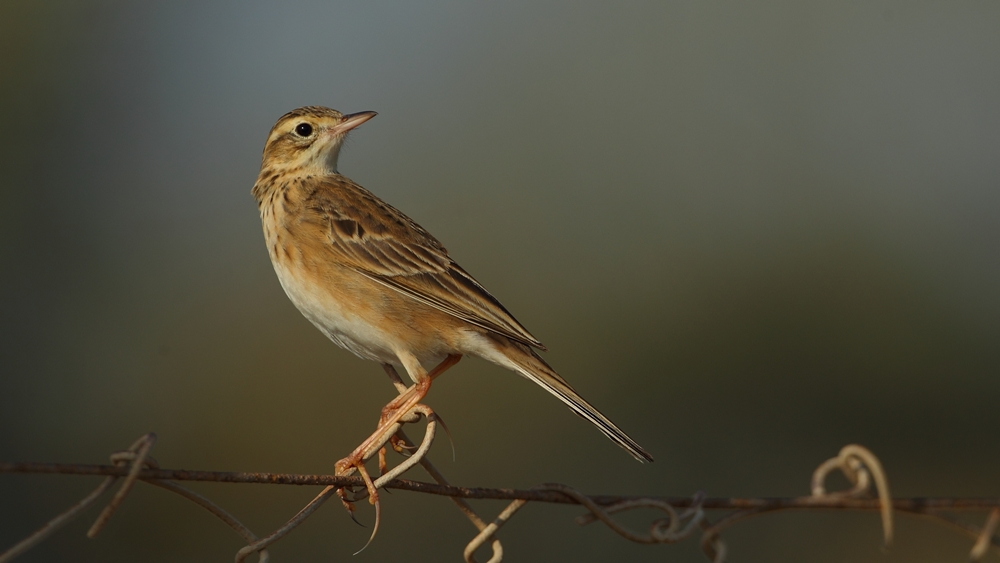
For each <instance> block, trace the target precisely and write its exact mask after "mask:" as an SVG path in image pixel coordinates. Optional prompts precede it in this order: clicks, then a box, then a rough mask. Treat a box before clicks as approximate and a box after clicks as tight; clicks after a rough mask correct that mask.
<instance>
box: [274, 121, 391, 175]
mask: <svg viewBox="0 0 1000 563" xmlns="http://www.w3.org/2000/svg"><path fill="white" fill-rule="evenodd" d="M373 117H375V112H374V111H362V112H358V113H350V114H347V115H344V114H342V113H340V112H339V111H337V110H335V109H330V108H324V107H319V106H307V107H303V108H299V109H296V110H292V111H290V112H288V113H286V114H285V115H283V116H282V117H281V119H279V120H278V122H277V123H275V124H274V127H272V128H271V134H270V135H268V137H267V144H266V145H264V158H263V162H262V163H261V170H262V171H263V170H265V169H267V170H271V171H274V172H278V171H285V170H296V171H298V172H300V173H304V174H315V175H323V174H335V173H336V172H337V156H338V155H339V154H340V147H341V145H342V144H343V142H344V138H345V137H347V133H348V132H349V131H350V130H351V129H354V128H355V127H357V126H358V125H361V124H362V123H364V122H366V121H368V120H369V119H371V118H373Z"/></svg>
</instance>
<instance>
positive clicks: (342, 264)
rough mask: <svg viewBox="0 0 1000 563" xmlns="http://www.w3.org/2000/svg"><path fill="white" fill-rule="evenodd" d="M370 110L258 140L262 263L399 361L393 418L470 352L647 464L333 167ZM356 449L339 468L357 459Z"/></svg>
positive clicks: (366, 343)
mask: <svg viewBox="0 0 1000 563" xmlns="http://www.w3.org/2000/svg"><path fill="white" fill-rule="evenodd" d="M374 116H375V112H371V111H365V112H360V113H353V114H348V115H344V114H341V113H340V112H339V111H336V110H332V109H328V108H324V107H304V108H299V109H296V110H294V111H291V112H289V113H287V114H285V115H284V116H283V117H282V118H281V119H279V120H278V122H277V123H276V124H275V125H274V127H273V128H272V129H271V133H270V135H269V136H268V138H267V144H266V145H265V147H264V157H263V162H262V163H261V168H260V175H259V176H258V177H257V183H256V184H255V185H254V187H253V196H254V199H256V200H257V205H258V207H259V209H260V218H261V221H262V222H263V226H264V238H265V240H266V242H267V250H268V252H269V253H270V255H271V263H272V264H273V265H274V271H275V272H276V273H277V274H278V279H279V280H280V281H281V286H282V287H283V288H284V289H285V293H287V294H288V297H289V299H291V300H292V303H294V304H295V306H296V307H298V309H299V311H301V312H302V314H303V315H305V317H306V318H307V319H309V320H310V321H311V322H312V323H313V324H314V325H316V328H318V329H319V330H320V331H322V332H323V334H325V335H326V336H327V337H329V338H330V340H333V341H334V342H335V343H337V344H338V345H340V346H341V347H343V348H346V349H348V350H350V351H351V352H354V353H355V354H357V355H358V356H360V357H362V358H366V359H369V360H375V361H376V362H379V363H381V364H383V366H387V367H386V369H387V371H388V370H391V369H393V368H392V367H388V366H394V367H402V368H403V369H405V370H406V372H407V374H409V376H410V378H411V379H412V380H413V382H414V385H413V386H412V387H411V388H410V389H409V390H408V391H407V392H406V393H404V394H402V395H400V396H399V397H397V398H396V399H395V400H394V401H393V402H391V403H389V405H387V407H386V410H384V411H383V412H389V413H392V412H395V413H396V414H395V415H394V416H392V418H393V420H392V421H391V422H396V421H398V420H399V418H401V417H402V416H403V415H405V414H406V412H407V411H408V410H409V409H410V408H412V407H413V406H415V405H416V404H417V403H419V401H420V400H422V399H423V397H424V396H425V395H426V394H427V391H428V390H429V389H430V384H431V381H432V380H433V379H434V378H435V377H436V376H438V375H440V374H441V373H442V372H444V371H445V370H446V369H448V368H449V367H451V366H452V365H454V364H455V363H456V362H457V361H458V360H459V359H460V358H461V357H462V356H463V355H467V354H468V355H472V356H478V357H480V358H483V359H485V360H488V361H490V362H493V363H495V364H498V365H501V366H503V367H505V368H507V369H510V370H512V371H514V372H516V373H518V374H520V375H522V376H524V377H526V378H528V379H530V380H531V381H534V382H535V383H537V384H539V385H541V386H542V387H543V388H544V389H545V390H546V391H548V392H549V393H552V394H553V395H555V396H556V397H558V398H559V400H561V401H562V402H564V403H566V405H567V406H569V408H570V409H572V410H573V412H575V413H576V414H578V415H580V416H582V417H583V418H585V419H587V420H589V421H590V422H592V423H593V424H594V425H596V426H597V427H598V428H599V429H600V430H601V432H603V433H604V434H605V435H606V436H607V437H608V438H610V439H611V440H613V441H614V442H615V443H616V444H618V445H619V446H621V447H622V448H625V450H627V451H628V452H629V453H630V454H632V456H633V457H635V458H636V459H638V460H640V461H652V459H653V458H652V457H651V456H650V455H649V454H648V453H647V452H646V451H645V450H643V449H642V447H641V446H639V444H637V443H636V442H635V440H633V439H632V438H629V437H628V436H627V435H626V434H625V433H624V432H622V431H621V430H620V429H619V428H618V427H617V426H615V424H614V423H613V422H611V421H610V420H608V418H607V417H605V416H604V415H603V414H601V413H600V412H598V410H597V409H595V408H594V407H592V406H591V405H590V404H589V403H587V401H585V400H584V399H583V398H582V397H580V395H578V394H577V393H576V391H574V390H573V388H572V387H570V386H569V384H568V383H566V381H565V380H564V379H563V378H562V377H560V376H559V374H557V373H556V372H555V370H553V369H552V368H551V367H549V365H548V364H547V363H545V361H544V360H542V358H540V357H539V356H538V354H536V353H535V351H534V350H532V347H534V348H538V349H541V350H545V347H544V346H542V343H541V342H539V341H538V339H536V338H535V337H534V336H532V335H531V333H529V332H528V331H527V330H526V329H525V328H524V327H523V326H521V323H519V322H517V320H516V319H514V317H513V316H512V315H511V314H510V313H509V312H507V309H505V308H504V307H503V305H501V304H500V302H499V301H497V300H496V298H494V297H493V296H492V295H491V294H490V293H489V292H488V291H486V288H484V287H483V286H482V285H481V284H480V283H479V282H477V281H476V280H475V279H474V278H473V277H472V276H470V275H469V274H468V273H467V272H466V271H465V270H463V269H462V267H461V266H459V265H458V264H456V263H455V261H454V260H452V259H451V257H450V256H448V251H447V250H445V248H444V246H442V245H441V243H440V242H438V241H437V239H435V238H434V237H433V236H431V235H430V233H428V232H427V231H425V230H424V229H423V228H422V227H421V226H420V225H418V224H416V223H415V222H414V221H413V220H412V219H410V218H409V217H407V216H406V215H404V214H403V213H402V212H400V211H399V210H397V209H396V208H394V207H392V206H391V205H389V204H388V203H385V202H384V201H382V200H381V199H379V198H378V197H376V196H375V195H374V194H372V193H371V192H369V191H368V190H366V189H364V188H362V187H361V186H359V185H357V184H355V183H354V182H352V181H351V180H350V179H348V178H347V177H345V176H342V175H341V174H340V173H339V172H337V156H338V154H339V152H340V147H341V144H342V143H343V141H344V138H345V137H346V136H347V133H348V131H350V130H351V129H354V128H355V127H357V126H358V125H361V124H362V123H364V122H366V121H368V120H369V119H371V118H372V117H374ZM428 366H436V367H433V369H430V371H428V369H427V367H428ZM385 418H386V417H383V423H382V424H381V425H380V429H382V428H385V427H386V426H387V423H386V420H385ZM378 434H379V432H378V431H376V434H374V435H373V436H372V438H374V437H375V436H376V435H378ZM369 440H371V438H370V439H369ZM364 446H365V444H362V446H361V447H359V449H358V450H355V452H354V454H352V456H351V457H348V458H345V459H344V460H341V462H340V463H338V471H339V470H340V469H342V468H343V469H348V468H350V467H353V466H357V464H358V463H360V455H359V451H360V450H361V449H363V448H364ZM342 465H343V467H341V466H342Z"/></svg>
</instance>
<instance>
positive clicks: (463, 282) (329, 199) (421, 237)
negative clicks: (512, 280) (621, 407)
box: [301, 175, 545, 350]
mask: <svg viewBox="0 0 1000 563" xmlns="http://www.w3.org/2000/svg"><path fill="white" fill-rule="evenodd" d="M307 183H308V187H306V189H305V199H304V201H303V202H302V203H303V205H304V207H305V213H304V214H303V215H301V217H303V219H304V220H306V221H308V222H310V223H313V224H315V226H317V227H319V228H321V229H322V230H323V232H324V233H325V235H326V237H327V242H328V243H329V244H328V245H327V248H328V249H329V251H330V252H332V253H333V254H334V256H333V257H332V258H333V259H335V260H337V261H338V262H340V263H342V264H345V265H347V266H349V267H351V268H353V269H354V270H356V271H358V272H360V273H361V274H363V275H365V276H367V277H368V278H370V279H371V280H373V281H376V282H378V283H380V284H382V285H384V286H386V287H389V288H392V289H394V290H396V291H398V292H400V293H402V294H404V295H407V296H409V297H412V298H413V299H416V300H417V301H420V302H421V303H424V304H426V305H429V306H431V307H434V308H435V309H438V310H440V311H443V312H445V313H448V314H449V315H452V316H454V317H456V318H459V319H462V320H463V321H466V322H468V323H471V324H473V325H476V326H478V327H481V328H484V329H486V330H489V331H492V332H495V333H497V334H501V335H503V336H506V337H508V338H511V339H513V340H516V341H518V342H522V343H524V344H527V345H529V346H534V347H536V348H539V349H542V350H544V349H545V347H544V346H543V345H542V343H541V342H539V341H538V339H536V338H535V337H534V336H532V335H531V333H529V332H528V331H527V329H525V328H524V327H523V326H521V323H519V322H517V319H515V318H514V316H513V315H511V314H510V313H509V312H508V311H507V309H505V308H504V306H503V305H501V304H500V302H499V301H498V300H497V299H496V298H495V297H493V296H492V295H490V292H489V291H487V290H486V288H485V287H483V286H482V285H481V284H480V283H479V282H478V281H476V280H475V278H473V277H472V276H471V275H469V274H468V273H467V272H466V271H465V270H463V269H462V267H461V266H459V265H458V264H456V263H455V261H454V260H452V259H451V257H450V256H448V251H447V250H446V249H445V248H444V246H442V245H441V243H440V242H438V241H437V239H435V238H434V237H433V236H431V234H430V233H428V232H427V231H426V230H424V228H423V227H421V226H420V225H418V224H417V223H415V222H414V221H413V220H412V219H410V218H409V217H407V216H406V215H405V214H403V212H401V211H399V210H398V209H396V208H395V207H393V206H391V205H389V204H388V203H386V202H384V201H382V200H381V199H379V198H378V197H377V196H375V194H373V193H371V192H369V191H368V190H366V189H364V188H362V187H361V186H359V185H357V184H355V183H354V182H352V181H351V180H349V179H348V178H346V177H344V176H339V175H337V176H328V177H325V178H316V177H313V178H310V179H309V180H308V182H307Z"/></svg>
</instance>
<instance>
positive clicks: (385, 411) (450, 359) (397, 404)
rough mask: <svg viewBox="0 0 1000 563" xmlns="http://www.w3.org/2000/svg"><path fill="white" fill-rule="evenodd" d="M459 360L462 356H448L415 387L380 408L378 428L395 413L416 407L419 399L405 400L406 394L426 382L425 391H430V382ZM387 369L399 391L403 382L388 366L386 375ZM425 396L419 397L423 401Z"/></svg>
mask: <svg viewBox="0 0 1000 563" xmlns="http://www.w3.org/2000/svg"><path fill="white" fill-rule="evenodd" d="M461 359H462V356H461V355H459V354H449V355H448V356H447V357H445V359H444V360H442V361H441V363H440V364H438V365H437V366H436V367H435V368H434V369H432V370H431V371H429V372H428V373H427V374H426V375H425V376H423V377H422V378H420V381H418V382H417V384H416V385H414V386H413V387H409V388H407V389H406V390H405V391H400V394H399V396H398V397H396V398H395V399H393V400H392V401H390V402H389V404H388V405H386V406H384V407H382V416H381V417H380V418H379V427H382V426H385V424H386V421H387V420H388V419H389V418H391V417H393V415H394V414H395V413H396V411H398V410H402V411H403V413H404V414H405V413H406V411H408V410H410V409H411V408H413V406H414V405H416V404H417V403H419V402H420V400H419V399H418V400H417V401H410V400H409V399H408V398H407V394H408V393H412V392H414V391H415V390H416V388H418V387H419V386H420V385H421V384H422V383H424V382H426V385H427V389H428V390H429V389H430V385H431V381H433V380H434V379H436V378H437V376H439V375H441V374H442V373H444V372H445V371H447V370H448V368H450V367H452V366H454V365H455V364H457V363H458V361H459V360H461ZM383 367H385V366H383ZM389 368H391V369H392V374H394V375H395V376H396V379H398V380H399V383H397V382H396V381H395V380H394V381H393V384H394V385H396V389H399V388H400V384H402V383H403V380H402V379H401V378H400V377H399V374H398V373H396V368H393V367H392V366H391V365H389V366H388V368H387V369H386V373H389ZM389 378H390V379H392V375H390V376H389ZM425 395H427V391H424V392H423V393H422V394H421V395H420V399H423V398H424V396H425ZM409 402H412V404H410V405H408V406H407V407H406V408H405V409H402V408H401V407H402V405H403V404H404V403H409ZM397 420H398V419H397Z"/></svg>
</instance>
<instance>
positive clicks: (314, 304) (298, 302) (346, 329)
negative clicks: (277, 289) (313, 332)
mask: <svg viewBox="0 0 1000 563" xmlns="http://www.w3.org/2000/svg"><path fill="white" fill-rule="evenodd" d="M273 264H274V271H275V273H277V275H278V281H280V282H281V287H282V288H284V290H285V293H286V294H287V295H288V298H289V299H290V300H291V301H292V303H293V304H295V307H296V308H298V310H299V311H300V312H301V313H302V314H303V315H304V316H305V317H306V318H307V319H309V321H310V322H311V323H312V324H314V325H316V328H318V329H319V330H320V332H322V333H323V334H325V335H326V336H327V337H328V338H329V339H330V340H332V341H334V342H335V343H336V344H337V345H338V346H340V347H342V348H345V349H347V350H350V351H351V352H353V353H354V354H355V355H357V356H359V357H361V358H364V359H366V360H374V361H376V362H379V363H383V364H385V363H391V364H397V365H398V364H399V359H398V358H397V357H396V353H395V352H394V350H395V348H396V346H394V344H395V343H394V342H393V341H392V339H391V337H390V335H389V334H388V333H386V331H384V330H382V329H380V328H379V327H377V326H375V325H373V324H371V323H369V322H366V321H365V320H364V319H363V318H362V317H360V316H358V315H355V314H352V313H351V312H349V311H348V310H346V308H345V307H343V306H342V305H341V304H340V303H339V302H338V301H337V300H336V299H334V298H332V297H331V296H330V294H329V293H328V292H326V291H323V290H322V289H320V288H317V287H315V285H314V284H311V283H308V282H303V281H301V280H299V279H298V278H297V277H295V276H294V275H292V274H291V273H290V272H289V271H288V270H286V269H285V268H283V267H282V266H281V265H280V264H279V263H278V262H277V261H274V262H273Z"/></svg>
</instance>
